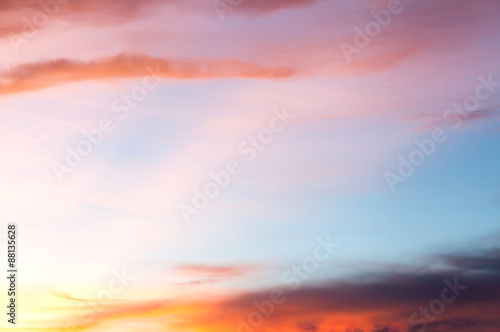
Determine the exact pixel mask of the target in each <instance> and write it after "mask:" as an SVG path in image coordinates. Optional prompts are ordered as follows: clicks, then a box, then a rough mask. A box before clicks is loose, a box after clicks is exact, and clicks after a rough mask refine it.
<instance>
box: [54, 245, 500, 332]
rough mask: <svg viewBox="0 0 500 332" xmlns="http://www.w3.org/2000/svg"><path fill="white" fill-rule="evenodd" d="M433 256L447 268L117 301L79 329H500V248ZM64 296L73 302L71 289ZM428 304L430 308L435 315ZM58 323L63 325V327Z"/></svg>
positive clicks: (349, 331)
mask: <svg viewBox="0 0 500 332" xmlns="http://www.w3.org/2000/svg"><path fill="white" fill-rule="evenodd" d="M428 263H429V264H432V266H440V267H438V268H436V267H434V268H433V267H426V266H420V267H418V266H415V267H413V268H412V270H411V271H408V267H406V268H401V270H400V271H399V272H398V271H397V268H396V269H394V267H393V269H392V270H391V271H389V270H384V268H382V269H381V270H380V271H379V272H376V273H371V274H362V275H358V276H356V277H354V278H351V280H332V281H324V282H322V283H321V284H316V285H311V284H307V283H306V284H304V285H301V286H300V287H299V288H298V289H296V290H293V289H292V288H291V287H290V286H293V285H292V284H289V285H286V286H281V287H278V288H275V289H267V290H262V291H258V292H248V293H243V294H240V295H235V296H232V297H225V298H220V299H217V298H213V299H210V300H203V299H202V298H200V299H199V300H198V301H196V302H192V301H190V300H182V299H176V300H172V299H169V300H165V301H162V300H156V301H149V302H138V303H116V304H114V303H111V304H109V305H107V306H106V307H105V308H103V309H102V311H100V312H98V313H97V314H96V316H95V317H94V316H93V318H92V319H89V317H87V316H86V317H84V318H82V317H80V318H81V321H80V324H81V325H80V328H82V329H83V331H94V328H95V329H96V330H98V329H99V326H102V325H106V323H108V322H114V324H119V323H120V321H121V320H123V321H127V322H129V323H132V322H134V321H135V320H141V321H143V322H148V321H151V322H156V320H157V319H159V318H160V317H168V319H167V320H166V321H165V322H163V323H159V322H157V323H158V326H157V328H165V329H173V330H176V331H188V330H197V331H215V330H216V331H223V332H225V331H228V332H229V331H240V332H251V331H257V330H259V331H260V330H262V331H275V330H279V331H287V332H301V331H312V332H354V331H356V332H379V331H385V332H387V331H390V332H405V331H409V332H417V331H421V330H423V329H425V330H426V331H428V332H437V331H456V330H457V329H458V328H460V331H464V332H474V331H478V330H481V331H484V332H493V331H497V330H498V328H500V310H499V309H500V286H499V284H498V278H499V277H500V250H498V249H494V250H488V251H483V252H482V253H478V254H474V255H471V254H465V255H461V254H453V255H443V256H436V257H434V258H433V259H432V261H429V262H428ZM186 268H187V269H188V270H192V269H194V270H196V271H200V269H201V270H204V271H222V273H223V274H227V273H229V274H231V275H233V271H237V270H240V268H238V267H235V266H233V267H226V268H223V267H213V268H211V267H209V266H203V267H196V266H186ZM405 270H406V271H405ZM450 285H453V287H450ZM455 287H456V288H455ZM444 289H449V290H448V291H445V292H444V291H443V290H444ZM276 290H279V291H280V292H281V293H280V295H279V296H278V297H277V298H279V301H277V302H278V303H275V304H274V305H273V308H271V307H270V306H269V303H270V301H269V300H270V299H271V298H274V295H271V294H272V292H274V291H276ZM443 292H444V296H445V298H446V299H453V300H452V301H450V302H449V303H448V304H445V306H444V310H441V309H440V307H439V306H436V305H435V304H434V306H435V308H438V309H439V310H441V312H440V313H439V314H433V312H435V311H436V309H431V308H430V307H431V304H430V303H431V302H432V301H433V300H435V299H441V298H442V296H443V295H442V294H443ZM59 297H63V298H65V299H67V300H69V301H72V300H71V299H72V297H71V296H69V295H59ZM74 300H75V301H77V302H78V301H82V299H74ZM256 303H258V306H262V308H264V309H262V310H264V311H265V312H268V313H269V315H268V316H265V315H262V317H264V319H263V320H262V324H254V323H252V322H254V321H255V322H259V318H258V316H259V315H256V314H255V312H257V311H258V306H256ZM75 306H76V307H78V303H76V304H75ZM76 307H75V310H76ZM421 308H424V309H425V308H427V309H426V312H427V313H429V315H426V314H424V313H423V311H420V310H421ZM266 310H267V311H266ZM414 313H418V314H414ZM412 314H414V317H413V318H412V319H410V317H411V316H412ZM252 317H253V318H252ZM426 317H427V318H426ZM428 317H431V318H428ZM410 320H411V321H410ZM257 325H258V326H257ZM77 326H78V325H77ZM53 328H54V331H58V330H57V327H56V326H54V327H53Z"/></svg>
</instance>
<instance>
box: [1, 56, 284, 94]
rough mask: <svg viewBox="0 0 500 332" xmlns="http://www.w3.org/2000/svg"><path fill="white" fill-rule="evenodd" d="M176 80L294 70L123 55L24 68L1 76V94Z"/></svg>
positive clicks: (231, 61)
mask: <svg viewBox="0 0 500 332" xmlns="http://www.w3.org/2000/svg"><path fill="white" fill-rule="evenodd" d="M152 73H153V74H154V75H157V76H159V77H166V78H172V79H212V78H263V79H282V78H287V77H290V76H291V75H292V74H293V70H292V69H289V68H283V67H281V68H280V67H274V68H267V67H263V66H261V65H258V64H251V63H245V62H241V61H238V60H234V59H228V60H188V59H159V58H154V57H150V56H144V55H129V54H121V55H117V56H113V57H106V58H101V59H98V60H95V61H90V62H83V61H76V60H68V59H58V60H54V61H45V62H38V63H31V64H25V65H20V66H18V67H15V68H13V69H12V70H10V71H7V72H3V73H1V74H0V94H12V93H18V92H24V91H31V90H39V89H44V88H48V87H52V86H59V85H64V84H68V83H75V82H81V81H86V80H93V79H118V78H122V79H123V78H139V77H142V76H146V75H151V74H152Z"/></svg>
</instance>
